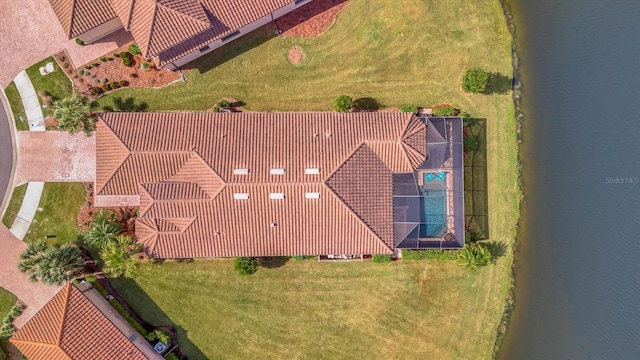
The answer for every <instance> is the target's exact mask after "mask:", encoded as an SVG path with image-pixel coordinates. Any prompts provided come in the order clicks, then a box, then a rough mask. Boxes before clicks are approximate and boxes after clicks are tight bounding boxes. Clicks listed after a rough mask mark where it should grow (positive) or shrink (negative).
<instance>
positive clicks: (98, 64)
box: [92, 62, 100, 67]
mask: <svg viewBox="0 0 640 360" xmlns="http://www.w3.org/2000/svg"><path fill="white" fill-rule="evenodd" d="M92 65H93V67H98V66H100V63H97V62H95V63H93V64H92Z"/></svg>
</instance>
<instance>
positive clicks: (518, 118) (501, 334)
mask: <svg viewBox="0 0 640 360" xmlns="http://www.w3.org/2000/svg"><path fill="white" fill-rule="evenodd" d="M500 4H501V5H502V10H503V13H504V18H505V23H506V26H507V28H508V29H509V34H510V35H511V59H512V65H513V75H512V76H513V81H512V94H513V105H514V113H513V114H512V115H513V119H512V120H515V123H516V137H517V142H518V145H516V152H517V159H518V194H519V199H518V202H517V206H518V214H517V216H516V236H515V239H514V241H513V245H512V247H511V252H512V254H511V255H512V264H511V274H510V279H509V281H510V283H511V284H510V288H509V291H508V294H507V296H506V298H505V300H504V312H503V314H502V319H501V320H500V323H499V324H498V329H497V332H496V343H495V345H494V348H493V358H494V359H495V358H496V355H497V354H498V351H499V350H500V345H501V344H502V341H503V340H504V338H505V335H506V333H507V329H508V328H509V322H510V320H511V314H512V313H513V309H514V306H515V276H514V272H515V265H516V259H515V255H516V253H517V247H518V241H519V235H520V221H521V206H522V201H523V200H524V188H523V183H522V168H523V163H522V158H521V153H520V144H521V143H522V123H523V121H524V114H523V112H522V107H521V99H522V84H521V83H520V59H519V57H518V48H517V45H516V26H515V22H514V18H513V15H512V13H511V8H510V6H509V4H508V3H507V0H500Z"/></svg>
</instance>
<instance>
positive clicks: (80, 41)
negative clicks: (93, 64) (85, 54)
mask: <svg viewBox="0 0 640 360" xmlns="http://www.w3.org/2000/svg"><path fill="white" fill-rule="evenodd" d="M76 44H78V45H80V46H84V41H82V40H81V39H80V38H76Z"/></svg>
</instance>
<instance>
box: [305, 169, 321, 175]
mask: <svg viewBox="0 0 640 360" xmlns="http://www.w3.org/2000/svg"><path fill="white" fill-rule="evenodd" d="M304 173H305V174H306V175H318V174H320V168H306V169H304Z"/></svg>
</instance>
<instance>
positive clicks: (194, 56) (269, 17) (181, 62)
mask: <svg viewBox="0 0 640 360" xmlns="http://www.w3.org/2000/svg"><path fill="white" fill-rule="evenodd" d="M311 1H312V0H302V1H298V2H297V3H296V2H292V3H290V4H288V5H286V6H283V7H281V8H280V9H278V10H276V11H274V12H273V13H271V14H269V15H266V16H264V17H262V18H260V19H258V20H256V21H254V22H252V23H251V24H249V25H246V26H244V27H242V28H240V29H239V32H240V33H239V34H238V35H237V36H235V37H233V38H231V39H229V40H227V41H222V40H221V39H218V40H216V41H214V42H212V43H210V44H208V45H207V46H209V49H207V50H206V51H198V50H197V51H194V52H192V53H190V54H188V55H185V56H183V57H181V58H180V59H177V60H175V61H173V62H172V63H170V64H167V65H166V66H165V67H166V68H167V69H169V70H176V69H177V68H179V67H180V66H183V65H186V64H187V63H189V62H191V61H193V60H196V59H197V58H199V57H201V56H203V55H206V54H208V53H210V52H212V51H213V50H215V49H217V48H219V47H221V46H223V45H226V44H227V43H229V42H231V41H233V40H236V39H238V38H240V37H242V36H244V35H246V34H248V33H250V32H252V31H254V30H256V29H257V28H259V27H261V26H264V25H266V24H268V23H269V22H270V21H272V20H273V19H277V18H279V17H281V16H283V15H286V14H288V13H290V12H291V11H293V10H295V9H297V8H299V7H300V6H302V5H305V4H307V3H309V2H311Z"/></svg>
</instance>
